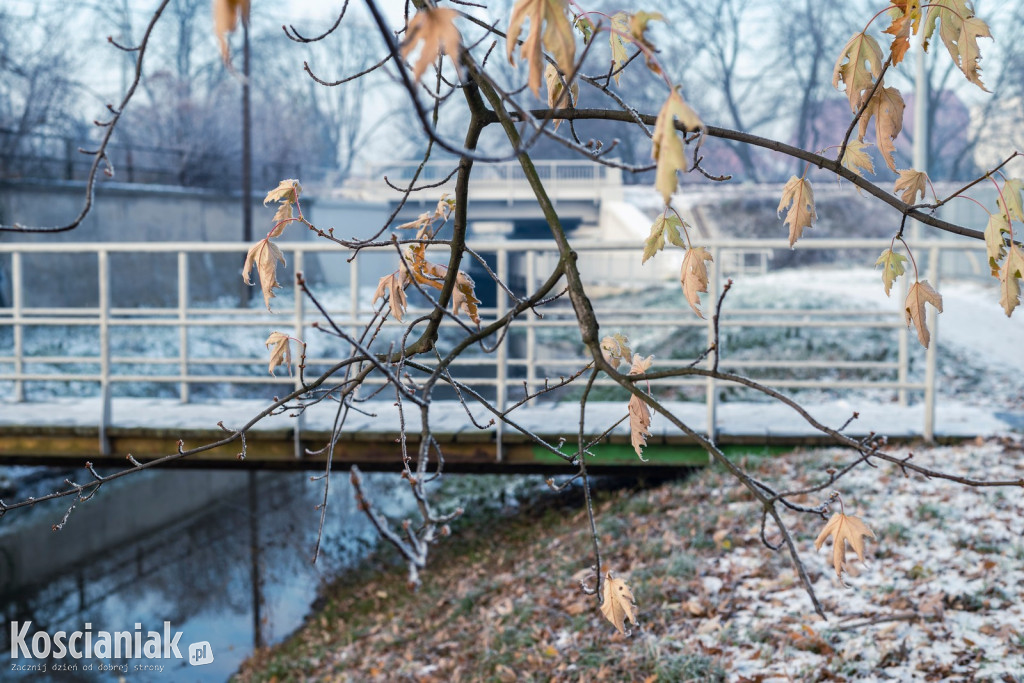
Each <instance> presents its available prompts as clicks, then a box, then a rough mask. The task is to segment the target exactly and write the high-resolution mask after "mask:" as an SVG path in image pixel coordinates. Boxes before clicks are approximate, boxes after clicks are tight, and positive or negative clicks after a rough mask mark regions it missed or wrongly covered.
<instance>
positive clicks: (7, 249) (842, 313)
mask: <svg viewBox="0 0 1024 683" xmlns="http://www.w3.org/2000/svg"><path fill="white" fill-rule="evenodd" d="M888 245H889V243H888V241H882V240H831V239H817V240H815V239H810V240H805V241H803V242H801V245H800V248H801V249H802V250H813V249H864V250H868V251H870V252H873V254H877V253H878V252H879V251H881V250H882V249H884V248H886V247H888ZM280 246H281V248H282V250H283V251H284V252H285V254H286V255H287V257H288V261H289V268H290V269H291V270H292V272H302V271H304V270H305V269H306V268H307V267H311V266H319V270H320V271H321V272H324V273H330V274H331V277H332V278H333V280H332V281H331V282H330V283H325V284H321V285H318V286H317V289H318V290H319V291H323V292H329V291H332V290H333V291H334V292H335V295H334V296H333V297H332V298H330V301H329V305H328V309H329V313H330V314H331V316H332V318H333V320H334V322H335V323H336V324H337V325H339V326H341V327H343V328H347V329H349V330H352V331H355V330H358V329H359V328H360V327H361V326H362V325H364V324H365V323H366V321H367V320H368V319H369V317H370V315H371V314H372V310H373V307H372V306H371V298H372V291H373V285H374V284H375V283H376V279H377V278H378V277H380V276H382V275H384V274H386V273H387V272H388V271H387V270H381V271H380V272H375V273H361V272H360V259H358V258H357V259H353V260H352V261H351V262H348V261H347V257H348V256H349V255H350V254H348V253H347V252H341V251H339V250H338V248H337V247H336V246H335V245H333V244H330V243H326V242H291V243H281V245H280ZM473 247H474V249H475V250H476V251H477V253H480V254H484V255H487V257H488V260H489V262H490V264H491V267H492V268H493V270H494V271H495V273H496V274H497V276H498V277H499V278H500V279H501V280H502V281H503V282H510V283H512V286H513V289H514V290H515V291H517V292H518V293H519V294H524V293H526V292H532V291H534V289H535V288H536V287H537V286H538V284H539V283H540V282H541V281H543V280H544V279H546V278H547V276H548V273H549V272H550V270H551V268H552V267H553V264H554V262H555V260H556V259H557V253H556V252H555V251H554V247H553V245H552V243H551V242H546V241H503V242H494V243H474V244H473ZM247 248H248V245H245V244H238V243H183V244H171V243H131V244H128V243H79V244H68V243H64V244H55V243H6V244H0V274H3V275H5V276H6V280H7V282H8V285H7V289H8V294H7V295H6V296H9V297H10V298H9V300H8V301H6V302H3V301H0V303H2V304H3V307H0V339H4V337H3V336H2V335H5V334H6V335H7V336H6V340H5V341H4V343H3V344H2V345H0V391H3V390H4V389H3V387H4V386H7V387H9V389H7V390H8V391H9V392H10V395H9V396H8V398H7V399H6V400H13V401H23V400H25V399H26V397H27V394H26V386H30V385H31V384H32V383H40V382H84V383H90V384H93V385H95V386H96V387H97V388H98V391H99V395H100V396H101V397H102V405H103V414H102V416H101V419H100V422H101V424H100V429H101V438H105V434H106V429H107V427H108V425H109V422H110V402H111V396H112V395H113V389H114V387H115V386H116V385H127V384H138V383H146V384H147V385H153V386H165V387H166V386H171V387H174V388H175V392H174V393H175V395H176V396H177V397H178V398H179V399H180V400H181V401H183V402H187V401H189V400H191V399H192V396H191V393H192V390H193V388H194V387H196V386H198V385H204V384H206V385H209V384H217V385H236V386H237V385H244V384H250V385H252V384H282V385H288V386H295V387H298V386H299V383H298V382H299V380H298V378H297V377H288V376H278V377H270V376H268V374H267V366H266V363H267V354H266V351H265V349H264V347H263V345H262V342H263V340H264V339H265V338H266V334H267V330H269V329H278V330H281V331H285V332H289V333H290V334H292V335H293V336H295V337H297V338H299V339H307V338H310V340H311V342H314V343H311V344H310V345H309V356H308V357H307V361H306V365H307V367H308V368H309V372H310V373H314V374H315V369H316V368H318V367H319V368H323V367H325V366H327V365H329V364H331V363H334V362H337V361H338V360H340V358H341V357H342V355H343V354H342V353H341V352H340V351H341V349H337V350H336V351H335V356H334V357H332V356H331V355H324V353H326V352H322V351H320V352H318V350H317V349H318V344H317V343H316V342H318V341H320V340H322V339H324V335H317V336H318V339H312V338H311V337H312V335H311V333H312V331H313V323H314V322H315V321H316V320H319V317H320V316H319V313H318V312H317V311H316V310H315V308H314V307H313V306H311V305H310V304H309V303H308V302H307V301H305V300H304V298H303V297H302V296H301V294H300V291H299V289H298V286H297V285H293V286H292V296H291V297H290V300H289V297H288V296H281V297H279V298H278V299H275V300H274V304H275V307H274V308H275V313H274V315H272V316H271V315H269V314H267V312H266V311H265V310H264V309H263V307H262V301H261V300H260V301H258V302H257V303H258V306H238V305H235V306H224V305H221V306H216V307H211V306H209V305H202V304H197V303H195V302H194V301H193V299H192V294H193V293H192V292H190V286H189V285H190V283H189V273H190V260H191V259H195V258H197V256H199V255H204V254H237V256H238V263H239V264H241V263H242V260H243V257H244V253H245V251H246V249H247ZM574 248H575V249H576V251H577V252H578V253H579V254H580V257H579V264H580V266H581V270H582V273H583V276H584V278H585V280H587V281H588V282H591V283H593V284H594V285H596V287H595V291H600V292H603V293H605V294H606V295H605V296H602V297H599V298H597V299H596V300H595V308H596V311H597V313H598V318H599V320H600V322H601V325H602V334H611V333H613V332H623V333H626V334H627V335H629V336H630V337H631V338H633V339H634V340H639V339H641V338H647V339H652V338H658V336H659V335H660V338H661V340H662V344H664V343H665V341H666V339H667V336H668V335H672V336H673V338H680V339H681V338H683V337H684V336H685V335H686V334H688V332H687V331H688V330H690V331H692V334H694V335H697V336H698V337H701V338H702V339H703V341H702V342H701V343H700V346H701V347H706V346H707V345H710V343H711V341H712V340H713V337H714V328H713V326H712V315H711V313H712V312H713V310H712V309H713V307H714V303H715V301H716V299H717V296H718V293H719V292H720V291H721V288H722V286H723V277H724V276H725V275H728V274H729V273H725V274H723V273H722V268H721V267H720V266H713V267H712V268H711V271H710V274H711V282H710V287H709V288H710V296H709V298H708V299H707V300H705V303H704V310H705V312H707V314H708V315H707V319H706V320H700V319H698V318H697V317H696V316H694V315H693V314H692V312H691V311H690V310H689V307H688V306H686V305H685V302H682V305H679V304H678V302H681V301H682V297H681V293H679V292H678V290H677V289H673V290H665V291H666V294H664V295H663V296H661V297H655V298H656V299H657V300H656V301H654V302H653V303H652V304H651V305H648V306H644V307H643V310H642V311H638V310H637V307H638V304H636V300H637V297H636V295H626V294H622V293H621V290H622V289H623V287H624V286H625V287H627V288H632V290H633V291H634V292H642V291H650V288H651V287H657V286H662V283H661V282H660V281H656V280H653V279H647V280H646V281H645V280H644V278H643V276H642V274H638V273H637V269H636V265H637V264H638V263H639V260H640V249H639V246H638V245H636V244H626V243H622V244H618V243H586V244H583V243H580V244H576V245H574ZM707 248H708V250H709V251H710V252H711V254H712V256H713V258H714V263H715V264H721V263H722V262H723V260H724V259H723V258H722V257H723V255H725V254H726V253H728V252H730V251H736V250H741V251H742V250H751V249H753V250H757V253H765V254H768V253H770V252H771V251H773V250H776V249H778V250H788V249H789V245H788V243H787V242H786V241H785V240H757V241H752V240H717V241H712V242H710V243H709V244H708V245H707ZM914 248H915V254H916V255H917V263H918V266H919V267H920V268H921V274H922V277H927V278H928V279H929V280H930V281H931V282H932V284H933V285H935V286H938V280H939V277H940V275H941V273H940V268H941V258H940V255H941V253H942V252H943V250H947V249H949V250H957V251H962V250H963V249H964V247H963V245H962V243H960V242H946V241H927V242H918V243H916V244H915V245H914ZM69 252H70V253H75V254H78V255H82V254H86V255H91V256H90V258H91V257H93V256H94V257H95V258H96V265H97V273H98V276H97V277H98V280H97V283H96V291H97V297H98V301H97V302H96V305H95V306H81V307H67V306H65V307H53V306H35V305H29V303H30V302H28V299H29V297H28V293H29V290H30V288H31V286H32V285H31V283H30V282H29V280H30V278H29V277H28V274H27V272H26V268H25V263H24V262H25V259H26V258H27V257H30V256H32V255H47V258H51V257H52V258H57V257H58V255H59V254H66V253H69ZM125 253H144V254H166V255H167V257H168V258H171V257H173V258H174V259H176V268H174V269H173V272H174V273H175V275H174V276H173V277H176V280H177V281H176V282H157V283H153V284H152V286H153V287H158V288H160V290H161V291H163V292H173V293H174V294H173V297H172V298H174V299H175V303H174V305H167V306H152V307H118V306H113V305H112V301H113V299H114V298H116V297H115V296H114V294H115V293H116V292H118V291H119V290H120V289H122V288H125V287H138V286H139V284H140V283H138V282H126V281H125V280H124V278H123V277H121V275H120V274H119V273H118V272H117V270H116V269H113V268H112V267H111V263H110V261H111V256H112V255H113V254H125ZM666 254H668V252H666ZM444 256H445V254H443V253H441V254H439V256H438V257H435V259H437V258H443V257H444ZM661 258H670V256H668V255H663V256H662V257H661ZM871 258H874V256H871ZM327 259H333V260H330V261H328V260H327ZM396 261H397V260H396ZM392 267H394V266H392ZM3 271H6V273H4V272H3ZM3 279H4V278H0V286H2V282H3ZM907 279H908V278H906V277H905V278H902V281H903V282H904V283H906V281H907ZM623 283H626V285H623ZM488 285H493V283H485V281H484V280H483V279H482V278H480V277H478V278H477V289H478V294H482V293H483V290H484V289H485V288H486V287H487V286H488ZM77 286H81V285H77ZM813 286H814V285H813V282H809V283H808V287H809V288H813ZM878 286H879V287H880V286H881V284H880V283H879V284H878ZM904 286H905V285H904ZM491 289H493V287H491ZM337 292H342V293H343V297H342V298H339V297H338V296H337ZM616 292H620V294H619V295H618V296H616ZM499 294H500V295H498V296H496V299H495V305H494V306H492V307H489V308H482V309H481V315H482V317H483V318H484V320H485V323H486V321H487V320H493V319H495V317H500V316H502V315H504V314H505V312H506V311H507V310H508V307H509V303H508V299H507V297H506V296H504V294H501V293H500V292H499ZM2 295H3V291H2V289H0V296H2ZM255 296H256V297H257V298H260V297H259V294H258V291H257V292H255ZM413 299H414V297H413V296H410V301H412V300H413ZM664 300H668V301H675V302H676V303H675V304H673V305H666V303H665V301H664ZM893 301H894V304H893V307H892V309H891V310H876V309H860V310H850V309H843V308H789V309H772V308H747V309H744V308H737V307H736V306H734V305H727V310H726V314H725V315H724V316H723V320H722V323H721V329H722V330H723V332H725V331H728V330H730V329H731V328H741V327H746V328H785V329H795V328H807V329H819V330H824V329H828V328H834V329H848V328H852V327H857V328H872V329H877V330H880V331H882V332H883V333H884V334H886V335H888V339H889V341H888V342H887V344H888V346H889V348H890V349H892V348H893V347H895V352H894V354H895V360H856V359H855V360H833V359H829V358H819V359H813V358H796V359H793V360H786V359H779V358H777V357H773V352H772V350H771V349H765V352H764V354H763V357H758V358H746V359H737V360H733V359H730V357H729V353H728V349H727V348H726V349H725V352H724V354H723V358H722V361H721V364H720V367H721V368H722V369H723V370H739V371H741V372H749V371H752V370H779V371H788V372H790V373H792V372H805V373H810V374H811V375H812V376H811V377H810V378H804V379H798V378H793V377H781V378H768V379H764V380H763V383H764V384H766V385H769V386H772V387H778V388H785V389H807V388H813V389H881V390H885V391H890V392H892V393H893V394H894V395H896V396H898V398H899V401H900V402H901V403H906V402H907V400H908V392H922V393H923V396H924V404H925V417H924V424H923V425H922V434H923V436H925V437H926V438H931V437H932V435H933V433H934V414H935V410H934V408H935V368H936V348H937V346H938V339H939V334H938V326H937V324H936V321H935V317H934V313H933V312H931V311H929V313H930V316H931V319H930V320H929V328H930V329H931V331H932V344H931V346H930V348H929V349H928V351H927V352H926V355H925V372H924V378H923V381H912V380H911V377H910V371H909V368H910V362H909V357H910V349H909V346H910V345H909V341H908V332H907V328H906V326H905V325H904V321H903V313H902V307H901V306H900V304H899V303H898V302H900V301H902V298H898V295H897V293H895V292H894V294H893ZM640 313H642V315H640ZM411 318H412V313H410V319H411ZM389 326H390V329H392V330H397V329H398V326H397V324H394V323H389ZM515 326H516V328H517V329H518V330H521V332H518V333H517V335H518V336H515V337H514V338H510V339H508V340H506V343H504V344H502V345H501V346H500V347H499V348H498V350H497V352H496V353H494V354H491V355H483V354H481V355H479V356H476V355H474V356H468V355H467V356H466V357H463V358H460V359H459V361H458V362H457V363H456V364H455V366H454V367H456V368H459V369H460V370H462V371H466V372H468V373H470V376H471V377H472V379H470V380H469V381H470V383H472V384H475V385H479V386H482V387H487V388H490V390H492V391H493V392H494V394H493V395H494V396H495V400H496V402H497V404H498V406H499V407H504V406H505V405H506V403H507V401H508V400H510V399H513V400H514V396H517V395H518V393H519V392H521V391H522V390H523V389H524V387H525V390H526V391H535V390H537V389H539V388H540V387H542V386H543V385H544V382H545V378H547V377H558V376H559V375H564V374H568V373H570V372H572V371H573V370H575V369H578V368H579V367H580V365H581V363H582V358H583V356H582V352H581V351H582V349H581V347H580V345H579V343H578V342H577V341H573V339H574V334H575V332H574V330H575V329H576V321H575V318H574V316H573V314H572V310H571V308H570V306H569V304H568V302H567V301H561V302H559V303H558V304H556V305H553V306H548V307H545V309H544V310H543V317H539V316H537V315H536V314H535V313H533V312H530V313H527V314H525V315H523V316H522V317H521V318H520V319H519V320H517V321H516V323H515ZM73 327H78V328H84V329H85V330H89V331H88V332H83V333H82V334H84V335H85V336H86V337H88V338H89V340H90V341H91V342H92V343H87V344H85V346H87V347H89V348H91V349H94V352H91V353H73V354H55V353H53V352H49V353H42V352H39V351H38V349H31V348H29V343H28V342H29V338H28V335H29V333H30V332H32V331H35V330H37V328H39V329H48V330H53V329H56V330H57V331H58V334H57V335H53V336H54V337H59V336H60V334H67V332H68V330H69V329H70V328H73ZM143 328H146V329H149V330H150V334H152V335H157V334H162V338H163V339H164V340H165V341H167V340H168V339H169V338H174V339H176V340H177V350H176V352H168V353H157V351H159V349H153V348H148V349H147V353H143V354H139V353H135V354H132V353H130V352H128V351H125V350H123V349H122V346H123V345H122V344H121V343H119V335H121V336H123V335H124V334H125V333H126V332H125V331H126V330H132V329H136V330H137V332H140V331H141V330H142V329H143ZM211 329H216V330H217V331H218V334H220V335H222V336H223V335H226V334H227V335H228V336H230V334H228V333H226V332H225V330H238V332H239V334H240V335H242V336H241V338H242V339H244V340H248V341H247V343H246V344H243V345H242V346H244V347H245V348H246V350H247V351H249V353H242V352H240V351H238V349H237V348H234V349H232V348H231V347H228V348H227V349H226V350H225V351H223V352H220V353H216V354H211V353H210V352H206V353H205V354H204V353H202V352H201V350H198V349H196V348H194V344H192V343H190V342H191V341H194V340H195V338H196V337H199V336H202V335H208V331H209V330H211ZM387 329H389V328H388V327H386V328H385V330H387ZM5 330H6V331H5ZM92 330H95V332H92ZM157 330H165V332H164V333H158V332H157ZM166 330H170V331H171V334H170V335H169V336H168V333H167V332H166ZM701 330H703V332H702V331H701ZM91 334H94V335H95V337H94V339H93V338H92V337H89V335H91ZM576 338H578V336H577V337H576ZM690 339H693V337H690ZM168 343H169V342H168ZM915 344H916V342H915ZM558 350H561V351H562V352H563V353H561V354H559V353H557V351H558ZM638 350H640V351H644V352H645V353H650V352H652V351H651V349H649V348H640V349H638ZM30 351H31V353H30ZM318 354H319V355H318ZM690 362H691V360H690V359H679V360H672V359H666V358H662V357H659V358H658V361H657V363H658V368H660V369H665V368H671V367H682V366H685V365H687V364H689V363H690ZM706 363H710V360H709V361H706ZM68 366H71V367H70V368H69V367H68ZM92 368H94V369H92ZM228 369H230V372H228V371H227V370H228ZM824 370H841V371H844V372H848V373H851V374H858V373H859V374H860V375H861V376H859V377H854V378H852V379H849V378H835V377H826V376H818V375H819V374H820V373H821V371H824ZM871 373H875V374H877V373H882V374H885V375H887V378H877V377H872V376H870V374H871ZM863 375H868V376H863ZM609 383H610V382H609V381H608V380H604V381H602V382H598V384H599V385H600V384H609ZM663 386H667V387H675V388H677V389H679V390H684V389H685V388H688V387H689V388H694V387H696V388H697V389H698V390H700V389H702V392H701V393H703V399H704V402H705V403H706V408H707V415H708V425H712V427H711V429H712V430H713V429H714V427H713V425H714V424H715V419H714V418H715V413H716V407H717V405H718V403H719V402H720V400H721V398H720V396H719V394H720V392H721V390H722V388H723V384H722V382H720V381H716V380H714V379H711V378H677V379H674V380H670V381H667V382H664V383H659V387H663ZM659 390H660V389H659ZM712 436H714V435H713V434H712Z"/></svg>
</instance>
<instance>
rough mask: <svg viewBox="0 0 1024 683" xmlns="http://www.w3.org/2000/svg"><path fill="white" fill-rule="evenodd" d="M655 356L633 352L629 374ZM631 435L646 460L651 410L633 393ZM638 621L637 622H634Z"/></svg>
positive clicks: (640, 371)
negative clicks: (644, 355) (645, 448)
mask: <svg viewBox="0 0 1024 683" xmlns="http://www.w3.org/2000/svg"><path fill="white" fill-rule="evenodd" d="M653 359H654V356H647V357H646V358H644V357H643V356H641V355H640V354H638V353H636V354H633V360H632V364H631V366H630V368H629V374H631V375H642V374H644V373H645V372H647V371H648V370H649V369H650V367H651V362H652V360H653ZM628 409H629V437H630V442H631V443H632V444H633V450H635V451H636V454H637V456H638V457H639V458H640V459H641V460H643V461H644V462H646V460H645V459H644V451H643V449H644V446H646V445H647V437H648V436H650V435H651V431H650V427H651V411H650V409H649V408H648V407H647V404H646V403H644V402H643V401H642V400H641V399H640V397H639V396H636V395H632V396H630V397H629V406H628ZM634 623H636V622H634Z"/></svg>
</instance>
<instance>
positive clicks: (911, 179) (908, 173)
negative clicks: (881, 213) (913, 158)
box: [892, 168, 928, 204]
mask: <svg viewBox="0 0 1024 683" xmlns="http://www.w3.org/2000/svg"><path fill="white" fill-rule="evenodd" d="M897 173H899V174H900V177H899V178H897V179H896V183H895V184H894V185H893V187H892V192H893V194H899V193H900V192H902V193H903V194H901V195H900V199H902V200H903V201H904V202H905V203H907V204H913V203H915V202H916V201H917V195H918V194H920V195H921V201H924V197H925V194H926V192H925V188H926V187H927V185H928V174H927V173H924V172H923V171H915V170H914V169H912V168H907V169H903V170H900V171H897Z"/></svg>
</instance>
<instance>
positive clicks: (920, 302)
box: [903, 280, 942, 349]
mask: <svg viewBox="0 0 1024 683" xmlns="http://www.w3.org/2000/svg"><path fill="white" fill-rule="evenodd" d="M925 304H931V305H932V306H934V307H935V310H937V311H938V312H939V313H942V296H941V295H940V294H939V293H938V292H936V291H935V289H934V288H933V287H932V286H931V285H930V284H928V281H927V280H921V281H919V282H915V283H914V284H912V285H911V286H910V291H909V292H907V300H906V302H905V303H904V304H903V307H904V309H905V310H904V313H905V317H906V320H907V325H908V326H909V325H910V324H911V323H913V325H914V327H915V328H917V339H918V341H920V342H921V346H923V347H925V348H926V349H927V348H928V342H929V341H931V338H932V337H931V334H930V333H929V332H928V324H927V318H926V316H925V310H924V305H925Z"/></svg>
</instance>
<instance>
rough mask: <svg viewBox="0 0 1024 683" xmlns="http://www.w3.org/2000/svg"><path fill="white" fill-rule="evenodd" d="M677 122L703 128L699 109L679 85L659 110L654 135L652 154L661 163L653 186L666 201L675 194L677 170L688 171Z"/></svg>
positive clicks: (690, 126) (690, 128) (691, 128)
mask: <svg viewBox="0 0 1024 683" xmlns="http://www.w3.org/2000/svg"><path fill="white" fill-rule="evenodd" d="M676 121H679V123H681V124H683V127H684V128H686V130H687V131H695V130H699V129H702V128H703V127H704V124H703V123H702V122H701V120H700V117H699V116H697V112H695V111H694V110H693V109H691V108H690V105H688V104H687V103H686V102H685V101H684V100H683V97H682V95H680V94H679V88H678V86H677V87H675V88H673V89H672V92H670V93H669V95H668V99H667V100H665V104H663V105H662V107H661V111H660V112H658V118H657V119H656V120H655V122H654V135H653V138H652V143H653V146H652V148H651V156H652V157H654V160H655V161H657V162H658V166H657V170H656V171H655V181H654V186H655V187H656V188H657V189H658V191H659V192H661V196H662V198H663V199H664V200H665V203H666V204H668V203H669V202H670V201H671V200H672V194H673V193H674V192H675V191H676V184H677V181H678V179H677V178H676V173H679V172H682V171H685V170H686V154H685V152H684V150H683V141H682V140H681V139H679V135H678V134H677V133H676V126H675V122H676Z"/></svg>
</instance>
